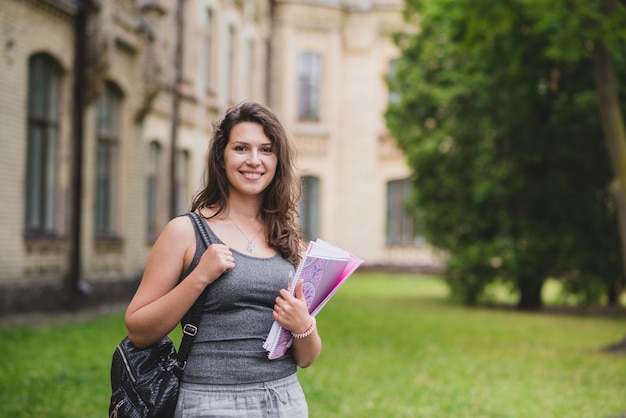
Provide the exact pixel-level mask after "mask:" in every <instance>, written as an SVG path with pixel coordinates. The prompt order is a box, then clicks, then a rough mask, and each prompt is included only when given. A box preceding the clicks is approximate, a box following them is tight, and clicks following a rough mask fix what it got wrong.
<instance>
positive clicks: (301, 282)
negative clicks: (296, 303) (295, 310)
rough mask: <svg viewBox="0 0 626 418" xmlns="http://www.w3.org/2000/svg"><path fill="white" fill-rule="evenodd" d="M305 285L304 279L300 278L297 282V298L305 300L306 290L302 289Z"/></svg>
mask: <svg viewBox="0 0 626 418" xmlns="http://www.w3.org/2000/svg"><path fill="white" fill-rule="evenodd" d="M303 285H304V280H298V283H296V293H295V295H296V298H297V299H301V300H304V291H303V290H302V286H303Z"/></svg>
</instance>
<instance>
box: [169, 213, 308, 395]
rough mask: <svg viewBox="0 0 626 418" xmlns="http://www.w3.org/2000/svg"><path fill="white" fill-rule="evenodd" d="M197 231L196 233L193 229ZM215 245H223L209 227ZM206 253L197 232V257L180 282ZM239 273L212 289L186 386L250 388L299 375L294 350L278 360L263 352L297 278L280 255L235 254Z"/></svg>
mask: <svg viewBox="0 0 626 418" xmlns="http://www.w3.org/2000/svg"><path fill="white" fill-rule="evenodd" d="M192 223H193V224H194V229H196V226H195V223H194V222H193V221H192ZM205 225H206V226H207V230H208V232H209V238H210V240H211V242H212V243H219V244H223V242H222V241H221V240H220V239H219V238H218V237H217V235H215V233H214V232H213V230H212V229H211V228H210V227H209V226H208V224H206V223H205ZM205 249H206V247H205V245H204V243H203V241H202V236H201V235H200V231H198V230H197V229H196V252H195V254H194V258H193V260H192V263H191V265H190V266H189V268H188V269H187V271H185V273H183V275H182V277H181V280H183V279H184V278H185V277H187V276H188V275H189V273H191V271H192V270H193V269H194V268H195V267H196V266H197V265H198V262H199V260H200V258H201V257H202V254H203V253H204V251H205ZM232 253H233V257H234V259H235V268H234V269H233V270H232V271H230V272H228V273H224V274H222V275H221V276H220V277H219V278H218V279H217V280H216V281H215V282H213V283H212V284H211V285H209V292H208V295H207V299H206V302H205V305H204V310H203V314H202V319H201V320H200V324H199V325H198V334H197V335H196V337H195V338H194V342H193V345H192V348H191V353H190V354H189V358H188V360H187V367H186V368H185V373H184V375H183V377H182V380H183V381H185V382H189V383H196V384H246V383H258V382H265V381H270V380H275V379H281V378H283V377H287V376H289V375H291V374H293V373H295V372H296V363H295V360H294V358H293V355H292V351H291V349H290V350H288V351H287V353H286V354H285V355H284V356H283V357H281V358H279V359H276V360H269V359H268V358H267V351H266V350H265V349H264V348H263V342H264V341H265V339H266V337H267V334H268V333H269V331H270V328H271V327H272V323H273V322H274V319H273V317H272V311H273V309H274V304H275V299H276V297H277V296H278V293H279V291H280V289H285V288H287V284H288V283H289V281H290V279H291V278H292V277H293V275H294V274H295V268H294V267H293V265H291V263H289V262H288V261H287V260H285V259H284V258H282V257H281V256H280V254H276V255H274V256H273V257H267V258H258V257H251V256H249V255H247V254H243V253H240V252H238V251H235V250H232Z"/></svg>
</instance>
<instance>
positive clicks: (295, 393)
mask: <svg viewBox="0 0 626 418" xmlns="http://www.w3.org/2000/svg"><path fill="white" fill-rule="evenodd" d="M308 416H309V411H308V406H307V403H306V399H305V397H304V392H303V391H302V387H301V386H300V382H299V381H298V375H297V374H296V373H294V374H292V375H291V376H288V377H285V378H283V379H278V380H273V381H270V382H265V383H252V384H244V385H201V384H193V383H185V382H182V383H181V386H180V394H179V396H178V404H177V405H176V412H175V414H174V418H209V417H215V418H217V417H219V418H228V417H237V418H241V417H246V418H265V417H268V418H270V417H271V418H283V417H284V418H307V417H308Z"/></svg>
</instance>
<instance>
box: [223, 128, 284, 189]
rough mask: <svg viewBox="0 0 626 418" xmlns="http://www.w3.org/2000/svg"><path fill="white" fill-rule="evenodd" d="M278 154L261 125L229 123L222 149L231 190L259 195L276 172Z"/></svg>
mask: <svg viewBox="0 0 626 418" xmlns="http://www.w3.org/2000/svg"><path fill="white" fill-rule="evenodd" d="M277 165H278V157H277V156H276V154H275V153H274V148H273V144H272V141H271V140H270V139H269V138H268V137H267V136H265V133H264V132H263V126H261V125H260V124H258V123H255V122H240V123H238V124H236V125H235V126H233V128H232V129H231V131H230V137H229V138H228V144H226V148H225V149H224V170H225V171H226V178H227V179H228V182H229V183H230V192H231V193H240V194H243V195H248V196H252V195H259V194H261V193H263V191H264V190H265V189H266V188H267V187H268V186H269V185H270V183H271V182H272V180H273V179H274V175H275V174H276V166H277Z"/></svg>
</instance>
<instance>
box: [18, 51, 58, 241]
mask: <svg viewBox="0 0 626 418" xmlns="http://www.w3.org/2000/svg"><path fill="white" fill-rule="evenodd" d="M62 77H63V74H62V70H61V67H60V66H59V65H58V63H57V62H56V61H55V60H54V59H53V58H51V57H50V56H48V55H44V54H38V55H34V56H32V57H31V58H30V59H29V61H28V121H27V124H28V127H27V132H28V133H27V141H28V142H27V147H26V150H27V151H26V153H27V155H26V189H25V200H26V214H25V215H26V219H25V230H26V232H27V233H31V234H53V233H54V232H55V229H56V228H55V216H56V205H55V201H56V188H57V172H58V161H57V152H58V147H59V119H60V111H59V107H60V106H59V105H60V102H61V82H62Z"/></svg>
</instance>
